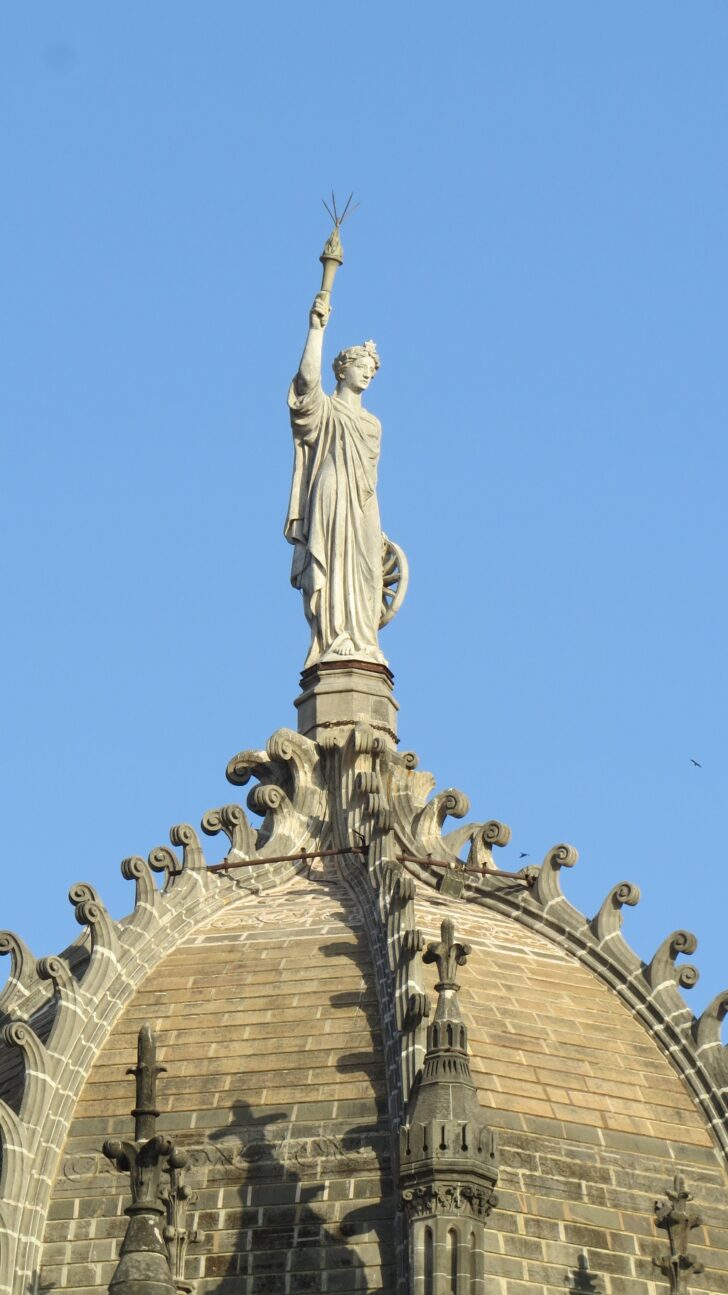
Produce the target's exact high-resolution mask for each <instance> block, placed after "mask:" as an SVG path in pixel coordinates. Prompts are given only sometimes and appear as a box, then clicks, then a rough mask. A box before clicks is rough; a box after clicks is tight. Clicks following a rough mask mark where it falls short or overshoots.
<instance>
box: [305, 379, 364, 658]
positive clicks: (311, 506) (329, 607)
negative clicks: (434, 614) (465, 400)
mask: <svg viewBox="0 0 728 1295" xmlns="http://www.w3.org/2000/svg"><path fill="white" fill-rule="evenodd" d="M288 405H289V408H290V412H291V428H292V430H293V441H294V464H293V483H292V487H291V499H290V503H289V506H288V516H287V518H286V526H285V535H286V539H287V540H289V542H290V543H291V544H293V545H294V550H295V551H294V554H293V561H292V564H291V583H292V584H293V585H295V587H296V588H297V589H301V590H302V592H303V597H304V606H305V609H306V616H307V618H308V621H309V624H310V626H311V647H310V650H309V653H308V656H307V658H306V663H305V664H306V666H310V665H313V664H314V663H315V662H316V661H319V660H321V659H322V658H327V657H328V658H329V659H332V658H336V657H337V656H338V655H339V653H338V650H337V649H338V648H339V647H340V646H342V645H344V644H345V643H347V642H349V641H350V644H351V645H353V649H354V650H353V654H351V655H353V656H354V658H356V657H359V658H362V659H364V660H366V661H380V662H381V661H383V660H384V658H383V656H382V654H381V652H380V651H379V646H378V643H377V631H378V628H379V618H380V614H381V603H382V533H381V526H380V522H379V505H378V503H377V496H376V485H377V463H378V460H379V446H380V440H381V434H382V429H381V425H380V423H379V420H378V419H377V418H375V417H374V415H373V414H370V413H369V412H368V410H366V409H363V408H362V407H361V406H360V407H359V408H357V409H353V408H351V407H350V406H349V405H348V404H346V403H345V402H344V401H343V400H340V399H339V398H338V397H337V396H336V395H333V396H327V395H326V394H325V392H324V391H323V390H322V388H321V385H320V384H317V385H316V386H315V387H313V388H312V389H311V390H310V391H308V392H306V394H305V395H302V396H299V395H298V394H297V393H296V389H295V385H294V384H292V385H291V388H290V391H289V393H288Z"/></svg>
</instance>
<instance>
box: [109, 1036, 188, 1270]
mask: <svg viewBox="0 0 728 1295" xmlns="http://www.w3.org/2000/svg"><path fill="white" fill-rule="evenodd" d="M163 1069H164V1067H163V1066H159V1065H157V1044H156V1039H155V1037H154V1033H153V1031H152V1029H151V1026H149V1025H143V1026H142V1028H141V1030H140V1031H139V1038H138V1042H137V1064H136V1066H133V1067H131V1068H130V1069H129V1070H128V1071H127V1074H131V1075H135V1076H136V1105H135V1107H134V1110H133V1111H132V1115H133V1116H134V1135H135V1136H134V1141H133V1142H132V1141H129V1142H127V1141H121V1140H117V1139H115V1138H114V1139H110V1140H109V1141H107V1142H105V1143H104V1155H105V1156H106V1157H107V1158H108V1159H109V1160H113V1162H114V1164H115V1165H116V1168H117V1169H119V1170H120V1171H121V1172H123V1173H128V1174H129V1180H130V1187H131V1204H130V1205H129V1206H127V1209H126V1214H127V1216H128V1218H129V1223H128V1226H127V1230H126V1236H125V1237H124V1240H123V1242H122V1246H121V1252H120V1255H119V1263H118V1266H117V1268H116V1272H115V1273H114V1275H113V1277H112V1279H111V1282H110V1284H109V1292H110V1295H177V1292H179V1291H180V1290H183V1289H184V1290H189V1289H190V1287H189V1286H186V1284H185V1283H184V1281H183V1274H181V1273H178V1272H175V1274H174V1278H175V1279H176V1280H175V1279H173V1275H172V1269H171V1265H170V1251H171V1246H170V1242H172V1241H173V1240H174V1238H173V1236H172V1233H171V1232H170V1227H169V1221H170V1211H169V1206H168V1205H167V1203H166V1195H168V1194H169V1193H165V1191H164V1188H163V1180H162V1174H163V1172H166V1173H167V1174H169V1176H170V1180H171V1181H170V1190H171V1191H173V1192H174V1191H178V1190H179V1187H180V1185H181V1184H180V1179H179V1173H178V1171H179V1170H182V1169H183V1168H184V1166H185V1165H186V1164H187V1156H186V1154H185V1153H184V1152H183V1151H178V1150H177V1149H176V1148H175V1147H174V1146H173V1144H172V1142H170V1140H169V1139H168V1138H164V1137H161V1136H160V1134H158V1133H155V1131H154V1129H155V1125H156V1121H157V1118H158V1116H159V1110H158V1108H157V1075H158V1074H159V1073H160V1071H162V1070H163ZM165 1213H166V1214H167V1218H168V1227H167V1229H166V1230H165V1234H164V1237H163V1236H162V1228H161V1221H162V1217H163V1216H164V1214H165ZM165 1243H166V1244H165ZM182 1255H183V1256H184V1249H183V1252H182ZM180 1279H182V1280H180Z"/></svg>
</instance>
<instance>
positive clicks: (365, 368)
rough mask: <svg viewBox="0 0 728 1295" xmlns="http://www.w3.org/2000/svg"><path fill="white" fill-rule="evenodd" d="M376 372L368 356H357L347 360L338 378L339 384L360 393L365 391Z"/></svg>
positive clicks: (372, 361)
mask: <svg viewBox="0 0 728 1295" xmlns="http://www.w3.org/2000/svg"><path fill="white" fill-rule="evenodd" d="M376 371H377V366H376V364H375V363H374V360H373V359H372V357H371V356H370V355H361V356H357V358H356V359H354V360H349V363H348V364H347V365H346V366H345V368H344V370H343V372H342V374H341V377H340V378H339V383H340V385H341V386H342V387H348V388H349V390H350V391H355V392H357V393H360V392H362V391H366V389H367V387H368V386H369V383H370V382H371V380H372V378H373V377H374V374H375V373H376Z"/></svg>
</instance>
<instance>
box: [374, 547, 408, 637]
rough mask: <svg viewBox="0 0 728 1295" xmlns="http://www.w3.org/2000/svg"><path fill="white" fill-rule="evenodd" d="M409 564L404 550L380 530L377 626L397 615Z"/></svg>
mask: <svg viewBox="0 0 728 1295" xmlns="http://www.w3.org/2000/svg"><path fill="white" fill-rule="evenodd" d="M408 581H409V566H408V565H407V558H406V557H405V554H404V550H403V549H401V548H400V547H399V544H395V543H394V540H390V539H389V537H388V536H387V535H385V534H384V532H382V611H381V615H380V617H379V628H380V629H382V627H383V626H384V625H388V624H389V622H390V621H391V619H392V617H393V616H396V615H397V612H398V611H399V609H400V607H401V606H402V601H403V599H404V596H405V594H406V592H407V584H408Z"/></svg>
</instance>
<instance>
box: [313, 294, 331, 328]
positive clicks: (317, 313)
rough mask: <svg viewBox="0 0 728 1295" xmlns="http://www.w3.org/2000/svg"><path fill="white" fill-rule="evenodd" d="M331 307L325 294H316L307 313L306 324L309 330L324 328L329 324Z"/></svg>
mask: <svg viewBox="0 0 728 1295" xmlns="http://www.w3.org/2000/svg"><path fill="white" fill-rule="evenodd" d="M330 314H331V306H330V305H329V298H328V294H327V293H323V292H318V293H317V294H316V296H315V298H314V303H313V305H312V307H311V309H310V311H309V316H308V322H309V326H310V327H311V328H314V329H317V328H325V327H326V325H327V324H328V322H329V315H330Z"/></svg>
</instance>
